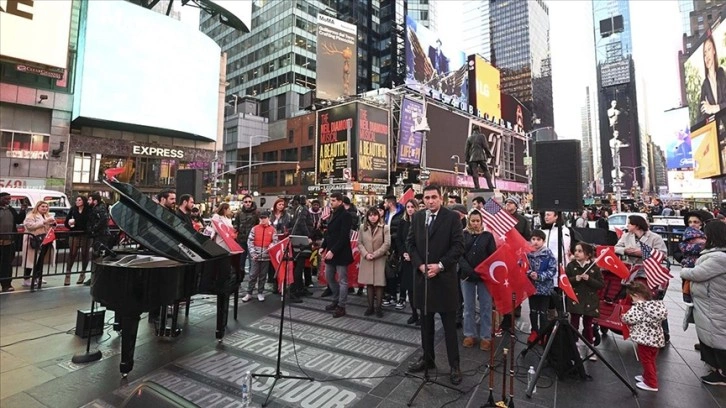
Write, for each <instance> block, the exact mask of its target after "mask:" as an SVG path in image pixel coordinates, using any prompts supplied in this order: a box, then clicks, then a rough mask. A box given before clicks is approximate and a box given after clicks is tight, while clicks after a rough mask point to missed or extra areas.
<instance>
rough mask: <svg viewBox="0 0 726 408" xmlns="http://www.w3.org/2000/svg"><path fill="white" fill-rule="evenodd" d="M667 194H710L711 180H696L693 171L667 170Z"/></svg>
mask: <svg viewBox="0 0 726 408" xmlns="http://www.w3.org/2000/svg"><path fill="white" fill-rule="evenodd" d="M668 192H669V193H671V194H684V195H694V194H709V195H710V194H711V180H708V179H706V180H703V179H697V178H695V177H694V174H693V171H690V170H686V171H681V170H668Z"/></svg>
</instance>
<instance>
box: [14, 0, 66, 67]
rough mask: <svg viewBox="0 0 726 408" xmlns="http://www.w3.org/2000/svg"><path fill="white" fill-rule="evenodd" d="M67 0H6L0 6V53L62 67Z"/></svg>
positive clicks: (20, 59) (64, 48)
mask: <svg viewBox="0 0 726 408" xmlns="http://www.w3.org/2000/svg"><path fill="white" fill-rule="evenodd" d="M70 26H71V0H56V1H35V2H33V1H6V2H4V7H0V57H4V58H9V59H12V60H15V61H27V62H33V63H36V64H42V65H46V66H49V67H53V68H59V69H66V64H67V62H68V37H69V35H70Z"/></svg>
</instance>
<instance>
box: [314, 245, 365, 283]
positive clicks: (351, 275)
mask: <svg viewBox="0 0 726 408" xmlns="http://www.w3.org/2000/svg"><path fill="white" fill-rule="evenodd" d="M358 235H359V234H358V231H351V232H350V249H351V251H353V263H351V264H350V265H348V287H349V288H356V287H358V272H359V268H360V251H359V250H358ZM321 264H322V265H321V266H320V270H319V271H318V283H319V284H320V285H323V286H325V285H327V284H328V280H327V278H326V277H325V267H326V266H325V259H322V260H321Z"/></svg>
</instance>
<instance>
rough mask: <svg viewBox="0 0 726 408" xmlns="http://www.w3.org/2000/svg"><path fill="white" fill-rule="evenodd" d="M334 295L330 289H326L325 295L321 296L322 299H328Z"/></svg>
mask: <svg viewBox="0 0 726 408" xmlns="http://www.w3.org/2000/svg"><path fill="white" fill-rule="evenodd" d="M332 294H333V291H331V290H330V288H325V290H324V291H323V293H321V294H320V297H328V296H331V295H332Z"/></svg>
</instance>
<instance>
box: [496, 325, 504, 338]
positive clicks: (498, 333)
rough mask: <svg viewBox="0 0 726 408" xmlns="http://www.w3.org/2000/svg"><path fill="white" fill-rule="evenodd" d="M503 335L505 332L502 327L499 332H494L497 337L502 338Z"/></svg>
mask: <svg viewBox="0 0 726 408" xmlns="http://www.w3.org/2000/svg"><path fill="white" fill-rule="evenodd" d="M503 334H504V330H502V328H501V327H499V328H498V329H497V330H495V331H494V336H495V337H502V335H503Z"/></svg>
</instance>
